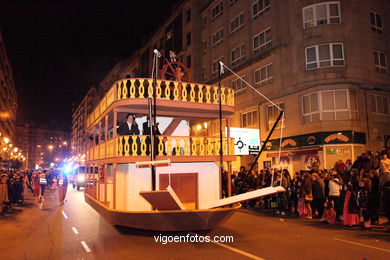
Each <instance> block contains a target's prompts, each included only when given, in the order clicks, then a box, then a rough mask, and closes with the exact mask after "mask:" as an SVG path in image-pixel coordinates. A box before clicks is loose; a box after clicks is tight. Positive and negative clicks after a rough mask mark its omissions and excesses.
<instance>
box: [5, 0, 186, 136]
mask: <svg viewBox="0 0 390 260" xmlns="http://www.w3.org/2000/svg"><path fill="white" fill-rule="evenodd" d="M177 2H179V1H178V0H156V1H151V0H149V1H148V0H144V1H138V0H126V1H116V0H110V1H86V0H77V1H70V0H55V1H54V0H51V1H39V0H34V1H19V0H1V1H0V28H1V29H2V32H3V37H4V40H5V45H6V48H7V51H8V57H9V59H10V63H11V66H12V69H13V74H14V80H15V85H16V89H17V93H18V104H19V107H18V112H17V122H18V124H24V123H29V122H30V123H31V122H34V121H35V122H38V123H41V124H44V125H47V126H50V125H56V126H57V127H61V128H67V129H70V127H71V116H72V104H73V103H74V104H75V105H77V104H78V102H80V101H81V99H82V98H83V96H84V95H85V94H86V92H87V91H88V89H89V88H90V87H91V86H97V85H98V84H99V82H100V81H101V80H102V79H103V78H104V77H105V75H107V73H108V72H109V71H110V69H111V68H112V67H113V66H114V65H115V64H116V63H117V62H119V61H120V60H122V59H124V58H127V57H129V56H131V54H132V53H133V51H134V50H136V49H137V48H138V47H139V46H140V44H141V42H142V39H145V38H146V37H148V36H150V34H151V33H152V32H153V31H154V30H155V28H156V27H158V25H159V24H161V23H162V22H163V21H164V18H165V17H166V16H167V14H168V13H169V12H170V11H171V10H172V6H173V5H174V4H175V3H177Z"/></svg>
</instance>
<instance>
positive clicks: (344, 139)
mask: <svg viewBox="0 0 390 260" xmlns="http://www.w3.org/2000/svg"><path fill="white" fill-rule="evenodd" d="M324 141H325V143H330V142H333V141H339V142H344V143H347V142H348V141H349V138H348V137H347V136H345V135H343V134H341V133H337V134H332V135H329V136H328V137H326V138H325V140H324Z"/></svg>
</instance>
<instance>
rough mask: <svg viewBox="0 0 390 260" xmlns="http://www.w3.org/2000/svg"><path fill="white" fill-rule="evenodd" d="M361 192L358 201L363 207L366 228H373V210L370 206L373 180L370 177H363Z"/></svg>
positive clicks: (360, 183) (360, 184)
mask: <svg viewBox="0 0 390 260" xmlns="http://www.w3.org/2000/svg"><path fill="white" fill-rule="evenodd" d="M359 186H360V189H359V193H358V202H359V207H360V209H361V212H362V215H363V219H364V228H367V229H370V228H371V212H370V207H369V201H370V200H369V193H370V192H371V181H370V179H369V178H363V179H362V180H361V181H360V182H359Z"/></svg>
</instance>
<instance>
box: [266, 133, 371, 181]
mask: <svg viewBox="0 0 390 260" xmlns="http://www.w3.org/2000/svg"><path fill="white" fill-rule="evenodd" d="M365 143H366V138H365V133H361V132H354V131H351V130H346V131H337V132H336V131H334V132H316V133H309V134H304V135H297V136H290V137H285V138H283V140H282V142H281V149H280V158H281V165H280V166H281V167H282V168H284V169H288V170H289V172H290V173H291V174H293V172H296V171H300V170H312V169H314V170H315V169H330V168H332V167H334V165H335V163H336V162H337V161H338V160H343V162H345V161H346V160H348V159H350V160H352V161H354V160H355V159H356V157H357V156H359V155H360V154H361V153H362V152H363V151H364V150H365ZM279 144H280V140H279V139H274V140H270V141H269V142H268V143H267V144H265V145H266V152H265V154H264V155H263V156H262V157H261V158H260V162H259V163H260V165H259V166H260V167H261V168H269V167H278V164H279ZM262 145H264V144H262Z"/></svg>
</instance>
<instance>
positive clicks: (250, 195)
mask: <svg viewBox="0 0 390 260" xmlns="http://www.w3.org/2000/svg"><path fill="white" fill-rule="evenodd" d="M284 191H286V190H285V189H284V188H283V187H281V186H278V187H267V188H263V189H258V190H254V191H249V192H246V193H243V194H239V195H235V196H232V197H229V198H225V199H221V200H217V201H214V202H211V203H208V204H205V205H203V207H202V208H203V209H212V208H217V207H222V206H226V205H230V204H234V203H238V202H242V201H246V200H251V199H256V198H259V197H264V196H268V195H271V194H275V193H278V192H284Z"/></svg>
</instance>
